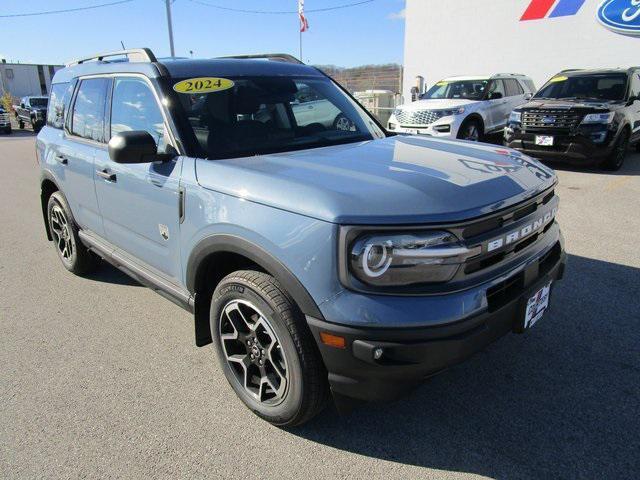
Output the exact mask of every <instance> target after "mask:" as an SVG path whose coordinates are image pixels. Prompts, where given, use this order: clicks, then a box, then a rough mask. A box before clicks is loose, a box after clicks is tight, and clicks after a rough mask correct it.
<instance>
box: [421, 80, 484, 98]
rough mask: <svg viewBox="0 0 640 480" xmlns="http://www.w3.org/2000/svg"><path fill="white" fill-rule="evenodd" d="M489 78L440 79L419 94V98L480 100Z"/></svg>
mask: <svg viewBox="0 0 640 480" xmlns="http://www.w3.org/2000/svg"><path fill="white" fill-rule="evenodd" d="M487 83H489V80H483V79H479V80H455V81H447V80H442V81H440V82H438V83H436V84H435V85H434V86H433V87H431V88H430V89H429V90H427V91H426V92H425V93H423V94H422V95H420V99H421V100H429V99H437V98H446V99H451V98H462V99H465V100H482V98H483V97H484V91H485V88H486V87H487Z"/></svg>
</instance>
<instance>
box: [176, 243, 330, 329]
mask: <svg viewBox="0 0 640 480" xmlns="http://www.w3.org/2000/svg"><path fill="white" fill-rule="evenodd" d="M224 252H228V253H234V254H237V255H242V256H244V257H246V258H248V259H249V260H251V261H252V262H253V263H255V264H257V265H258V266H260V267H261V268H263V269H264V270H265V271H266V272H268V273H269V274H271V275H273V276H274V277H275V278H276V280H278V282H280V284H281V285H282V286H283V287H284V288H285V289H286V290H287V292H288V293H289V295H291V297H292V298H293V300H294V301H295V302H296V304H297V305H298V307H300V310H301V311H302V313H303V314H305V315H309V316H312V317H315V318H320V319H323V318H324V317H323V315H322V314H321V313H320V309H319V308H318V305H317V304H316V302H315V300H313V298H312V297H311V295H310V294H309V292H308V291H307V289H306V288H305V287H304V285H302V283H301V282H300V280H298V278H297V277H296V276H295V275H294V274H293V273H292V272H291V270H289V269H288V268H287V267H286V266H285V265H284V264H283V263H282V262H281V261H280V260H278V259H277V258H276V257H274V256H273V255H271V254H270V253H268V252H267V251H265V250H264V249H263V248H262V247H260V246H258V245H256V244H254V243H252V242H250V241H248V240H245V239H244V238H242V237H239V236H236V235H227V234H214V235H210V236H207V237H205V238H203V239H202V240H200V241H199V242H198V243H197V244H196V246H195V247H194V248H193V250H192V251H191V254H190V255H189V260H188V261H187V268H186V287H187V290H188V291H189V292H192V293H194V294H195V293H196V291H195V287H196V282H197V280H198V279H197V275H198V267H199V266H200V265H201V263H202V261H204V260H205V259H206V258H207V257H208V256H209V255H211V254H214V253H224Z"/></svg>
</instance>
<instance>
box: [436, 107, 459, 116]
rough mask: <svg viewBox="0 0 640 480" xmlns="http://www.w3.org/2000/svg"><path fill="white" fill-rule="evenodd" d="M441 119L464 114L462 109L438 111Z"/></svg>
mask: <svg viewBox="0 0 640 480" xmlns="http://www.w3.org/2000/svg"><path fill="white" fill-rule="evenodd" d="M440 113H441V114H442V116H443V117H450V116H453V115H462V114H463V113H464V107H458V108H451V109H447V110H440Z"/></svg>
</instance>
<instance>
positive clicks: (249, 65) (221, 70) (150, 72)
mask: <svg viewBox="0 0 640 480" xmlns="http://www.w3.org/2000/svg"><path fill="white" fill-rule="evenodd" d="M154 60H156V59H155V58H154ZM109 73H140V74H142V75H145V76H147V77H150V78H157V77H163V76H167V75H168V76H170V77H173V78H189V77H225V76H228V77H243V76H314V77H322V76H323V74H322V73H321V72H320V71H318V69H316V68H315V67H311V66H308V65H304V64H298V63H291V62H284V61H278V60H264V59H235V58H211V59H197V60H196V59H180V58H167V59H164V58H163V59H158V60H156V61H155V62H154V61H136V62H130V61H129V62H127V61H83V62H81V63H73V64H70V65H69V66H67V67H66V68H63V69H60V70H58V71H57V72H56V74H55V77H54V80H53V83H61V82H68V81H70V80H71V79H72V78H75V77H79V76H83V75H98V74H109Z"/></svg>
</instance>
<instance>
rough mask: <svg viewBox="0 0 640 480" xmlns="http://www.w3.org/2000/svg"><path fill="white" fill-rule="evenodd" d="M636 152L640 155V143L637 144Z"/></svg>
mask: <svg viewBox="0 0 640 480" xmlns="http://www.w3.org/2000/svg"><path fill="white" fill-rule="evenodd" d="M636 152H638V153H640V141H639V142H638V143H636Z"/></svg>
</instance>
